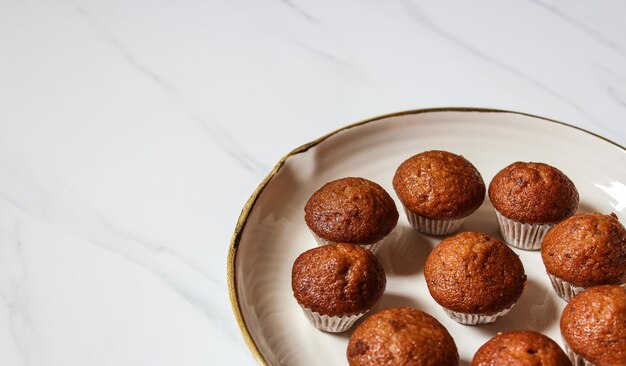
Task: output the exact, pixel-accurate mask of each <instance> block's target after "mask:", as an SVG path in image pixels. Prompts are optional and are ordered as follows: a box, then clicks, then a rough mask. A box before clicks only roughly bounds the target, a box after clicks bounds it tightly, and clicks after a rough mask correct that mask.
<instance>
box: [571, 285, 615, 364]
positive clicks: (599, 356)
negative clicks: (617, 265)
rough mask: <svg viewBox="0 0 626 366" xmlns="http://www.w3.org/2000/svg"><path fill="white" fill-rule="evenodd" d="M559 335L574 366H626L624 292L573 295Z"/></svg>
mask: <svg viewBox="0 0 626 366" xmlns="http://www.w3.org/2000/svg"><path fill="white" fill-rule="evenodd" d="M561 334H562V335H563V340H564V342H565V349H566V350H567V353H568V356H569V357H570V359H572V361H575V362H574V363H575V364H577V365H582V364H583V363H584V360H586V361H588V362H591V363H593V364H594V365H596V366H616V365H626V289H625V288H623V287H620V286H615V285H604V286H597V287H592V288H590V289H588V290H587V291H585V292H583V293H581V294H579V295H576V296H575V297H574V298H573V299H572V300H571V301H570V302H569V303H568V304H567V306H565V309H564V310H563V315H562V316H561Z"/></svg>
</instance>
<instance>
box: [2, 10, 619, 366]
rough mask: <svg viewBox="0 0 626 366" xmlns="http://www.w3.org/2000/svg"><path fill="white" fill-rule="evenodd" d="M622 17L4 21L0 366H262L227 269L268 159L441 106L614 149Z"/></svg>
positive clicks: (332, 13)
mask: <svg viewBox="0 0 626 366" xmlns="http://www.w3.org/2000/svg"><path fill="white" fill-rule="evenodd" d="M624 14H626V3H625V2H623V1H616V0H615V1H594V2H588V1H582V0H577V1H570V0H568V1H566V0H560V1H547V0H515V1H506V2H503V1H484V0H482V1H472V2H460V1H457V2H452V1H428V2H418V1H414V2H411V1H388V2H387V1H374V0H371V1H365V2H363V1H348V2H336V1H319V2H313V1H303V0H276V1H237V0H235V1H182V2H174V1H146V0H124V1H96V0H86V1H83V0H66V1H61V0H50V1H18V0H5V1H2V2H0V364H2V365H16V366H18V365H46V366H47V365H64V366H68V365H91V366H96V365H117V366H123V365H152V366H156V365H179V366H180V365H227V364H228V365H253V364H255V362H254V360H253V358H252V356H251V354H250V353H249V352H248V350H247V348H246V346H245V345H244V343H243V340H242V337H241V335H240V333H239V330H238V328H237V325H236V323H235V321H234V317H233V315H232V312H231V306H230V303H229V300H228V295H227V289H226V279H225V277H226V274H225V273H226V270H225V267H226V253H227V250H228V245H229V240H230V235H231V233H232V230H233V228H234V225H235V222H236V219H237V216H238V214H239V211H240V210H241V207H242V206H243V204H244V202H245V201H246V199H247V198H248V197H249V195H250V194H251V192H252V191H253V190H254V188H255V187H256V185H257V184H258V183H259V182H260V181H261V180H262V178H263V177H264V176H265V175H266V174H267V173H268V172H269V170H270V168H271V167H272V166H273V164H274V163H275V162H276V161H277V160H278V159H279V158H280V157H281V156H282V155H284V154H285V153H287V152H288V151H290V150H291V149H292V148H294V147H296V146H298V145H301V144H303V143H305V142H308V141H310V140H312V139H314V138H316V137H318V136H320V135H322V134H324V133H326V132H328V131H330V130H333V129H336V128H338V127H341V126H343V125H345V124H348V123H351V122H354V121H357V120H361V119H364V118H368V117H372V116H376V115H379V114H384V113H389V112H395V111H399V110H404V109H415V108H425V107H437V106H475V107H491V108H500V109H510V110H516V111H522V112H527V113H533V114H538V115H541V116H545V117H549V118H553V119H557V120H562V121H565V122H568V123H570V124H572V125H575V126H579V127H582V128H584V129H587V130H589V131H592V132H595V133H597V134H600V135H603V136H605V137H607V138H609V139H611V140H613V141H615V142H617V143H619V144H622V145H625V144H626V128H625V127H624V126H625V122H626V23H625V22H624ZM620 168H624V167H620Z"/></svg>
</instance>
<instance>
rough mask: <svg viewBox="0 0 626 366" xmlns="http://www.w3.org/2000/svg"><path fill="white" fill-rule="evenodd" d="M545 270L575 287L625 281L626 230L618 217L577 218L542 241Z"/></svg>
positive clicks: (559, 225)
mask: <svg viewBox="0 0 626 366" xmlns="http://www.w3.org/2000/svg"><path fill="white" fill-rule="evenodd" d="M541 257H542V259H543V263H544V264H545V266H546V271H547V272H548V273H550V274H553V275H555V276H557V277H560V278H562V279H564V280H565V281H568V282H571V283H572V284H574V285H576V286H581V287H591V286H597V285H610V284H622V283H625V282H626V229H624V226H622V224H620V222H619V221H618V219H617V216H615V214H611V215H603V214H600V213H585V214H578V215H574V216H572V217H570V218H567V219H565V220H564V221H562V222H560V223H559V224H557V225H556V226H554V227H553V228H552V229H550V231H548V233H547V234H546V236H545V237H544V238H543V242H542V244H541Z"/></svg>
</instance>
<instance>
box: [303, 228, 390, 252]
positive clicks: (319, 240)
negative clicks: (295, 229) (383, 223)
mask: <svg viewBox="0 0 626 366" xmlns="http://www.w3.org/2000/svg"><path fill="white" fill-rule="evenodd" d="M309 230H310V229H309ZM310 231H311V234H312V235H313V237H314V238H315V241H316V242H317V245H318V246H320V247H321V246H324V245H331V244H338V243H341V242H339V241H332V240H326V239H324V238H321V237H320V236H318V235H317V234H315V233H314V232H313V230H310ZM388 236H389V235H387V236H385V237H383V238H382V239H380V240H379V241H377V242H375V243H372V244H356V243H355V244H356V245H359V246H361V247H363V248H365V249H368V250H369V251H370V252H372V253H374V254H376V251H377V250H378V249H379V248H380V246H381V245H382V244H383V242H384V241H385V240H386V239H387V237H388Z"/></svg>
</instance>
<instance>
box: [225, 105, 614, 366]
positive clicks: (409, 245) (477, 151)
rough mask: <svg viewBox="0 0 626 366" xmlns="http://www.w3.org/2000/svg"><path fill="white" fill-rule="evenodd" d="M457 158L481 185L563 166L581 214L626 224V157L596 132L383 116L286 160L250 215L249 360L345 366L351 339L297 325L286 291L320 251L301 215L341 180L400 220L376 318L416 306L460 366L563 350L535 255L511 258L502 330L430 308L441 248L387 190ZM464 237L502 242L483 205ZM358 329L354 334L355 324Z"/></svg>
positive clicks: (240, 238)
mask: <svg viewBox="0 0 626 366" xmlns="http://www.w3.org/2000/svg"><path fill="white" fill-rule="evenodd" d="M431 149H440V150H448V151H451V152H454V153H457V154H461V155H463V156H465V157H466V158H467V159H469V160H470V161H471V162H472V163H473V164H474V165H475V166H476V167H477V168H478V170H479V171H480V172H481V174H482V176H483V179H484V180H485V183H486V184H489V182H490V181H491V178H492V177H493V176H494V175H495V173H496V172H497V171H498V170H500V169H501V168H503V167H504V166H506V165H508V164H510V163H512V162H514V161H518V160H521V161H540V162H545V163H548V164H551V165H553V166H556V167H558V168H559V169H561V170H562V171H563V172H565V174H566V175H568V176H569V177H570V178H571V179H572V180H573V181H574V183H575V184H576V187H577V188H578V191H579V193H580V208H579V211H599V212H604V213H607V212H615V213H616V214H617V215H618V216H619V217H620V220H621V221H622V222H624V221H626V185H625V183H626V150H625V149H624V148H623V147H620V146H619V145H616V144H614V143H612V142H610V141H608V140H605V139H603V138H601V137H598V136H595V135H593V134H591V133H589V132H586V131H583V130H580V129H577V128H574V127H571V126H568V125H565V124H563V123H560V122H556V121H551V120H547V119H543V118H540V117H535V116H530V115H526V114H520V113H514V112H506V111H494V110H483V109H468V108H451V109H450V108H448V109H431V110H419V111H409V112H402V113H397V114H393V115H387V116H382V117H378V118H374V119H371V120H368V121H364V122H360V123H357V124H354V125H351V126H348V127H346V128H344V129H341V130H339V131H335V132H333V133H331V134H329V135H327V136H324V137H322V138H320V139H318V140H316V141H314V142H312V143H310V144H307V145H305V146H302V147H300V148H298V149H296V150H294V151H293V152H292V153H290V154H288V155H287V156H286V157H285V158H283V159H282V160H281V161H280V162H279V163H278V164H277V166H276V168H275V169H274V171H273V172H272V173H271V174H270V175H269V176H268V177H267V178H266V180H265V181H264V182H263V183H261V185H260V186H259V189H258V190H257V191H256V192H255V193H254V195H253V196H252V197H251V198H250V201H249V202H248V204H247V205H246V207H244V210H243V212H242V215H241V217H240V221H239V223H238V226H237V228H236V230H235V234H234V235H233V241H232V243H231V251H230V254H229V259H228V261H229V264H228V268H229V282H230V283H229V288H230V291H231V300H232V302H233V310H234V312H235V315H236V317H237V320H238V322H239V325H240V327H241V330H242V333H243V335H244V338H245V340H246V342H247V343H248V345H249V347H250V349H251V350H252V353H253V354H254V356H255V357H256V358H257V360H258V361H259V362H260V363H261V364H268V365H290V366H291V365H294V366H295V365H307V366H314V365H323V366H328V365H345V364H347V361H346V356H345V352H346V346H347V343H348V338H349V336H350V333H351V332H350V331H348V332H346V333H343V334H328V333H324V332H321V331H319V330H317V329H315V328H314V327H313V326H312V325H311V324H309V322H308V321H307V319H306V318H305V317H304V315H303V314H302V311H301V310H300V307H299V306H298V304H297V303H296V301H295V300H294V298H293V295H292V291H291V282H290V281H291V277H290V276H291V266H292V264H293V261H294V260H295V259H296V257H297V256H298V255H299V254H300V253H302V252H303V251H305V250H307V249H310V248H313V247H314V246H315V241H314V240H313V238H312V237H311V234H310V233H309V231H308V228H307V226H306V224H305V222H304V211H303V207H304V204H305V202H306V200H307V199H308V198H309V196H310V195H311V194H312V193H313V192H314V191H315V190H317V189H318V188H319V187H321V186H322V185H323V184H324V183H326V182H328V181H330V180H333V179H337V178H341V177H346V176H359V177H365V178H368V179H371V180H373V181H375V182H378V183H379V184H380V185H382V186H383V187H384V188H385V189H386V190H387V191H388V192H389V193H390V194H391V196H392V197H394V199H396V205H397V207H398V209H399V211H400V220H399V222H398V226H397V227H396V229H395V230H394V231H393V232H392V234H391V239H390V240H389V241H388V242H387V243H386V244H385V245H384V246H383V247H381V249H380V250H379V251H378V254H377V256H378V258H379V260H380V261H381V263H382V264H383V266H384V268H385V272H386V274H387V289H386V291H385V294H384V295H383V298H382V299H381V300H380V301H379V303H378V304H377V305H376V307H375V308H374V309H373V310H372V312H376V311H378V310H381V309H383V308H387V307H392V306H413V307H416V308H418V309H421V310H423V311H426V312H427V313H429V314H432V315H433V316H434V317H435V318H437V319H438V320H439V321H440V322H441V323H442V324H443V325H444V326H445V327H446V328H447V329H448V330H449V331H450V333H451V334H452V336H453V337H454V339H455V341H456V344H457V347H458V349H459V354H460V357H461V364H462V365H468V364H469V361H471V359H472V356H473V354H474V352H475V351H476V350H477V349H478V347H480V345H482V344H483V343H484V342H486V341H487V340H488V339H489V338H491V337H493V336H494V335H495V334H496V333H497V332H500V331H507V330H515V329H533V330H536V331H540V332H542V333H544V334H546V335H548V336H550V337H551V338H553V339H554V340H556V341H557V342H558V343H559V344H561V345H562V341H561V337H560V333H559V327H558V324H559V318H560V314H561V311H562V309H563V307H564V306H565V302H564V301H563V300H561V299H559V298H558V297H557V296H556V295H555V294H554V291H553V290H552V288H551V286H550V282H549V280H548V277H547V276H546V274H545V271H544V266H543V263H542V262H541V255H540V253H539V252H526V251H522V250H517V249H514V250H515V252H516V253H518V254H519V256H520V257H521V259H522V262H523V263H524V267H525V269H526V274H527V275H528V286H527V288H526V289H525V291H524V293H523V294H522V297H521V298H520V300H519V302H518V303H517V305H516V306H515V307H514V308H513V310H511V312H510V313H509V314H508V315H507V316H505V317H503V318H500V319H499V320H498V321H497V322H496V323H494V324H490V325H482V326H465V325H461V324H458V323H456V322H454V321H453V320H451V319H450V318H448V317H447V316H446V314H445V313H444V311H443V310H442V309H441V307H439V306H438V305H437V303H435V301H434V300H433V299H432V298H431V296H430V294H429V292H428V289H427V287H426V283H425V281H424V278H423V265H424V261H425V259H426V257H427V255H428V253H429V252H430V250H431V249H432V248H433V246H434V245H436V244H437V243H438V242H439V241H440V240H441V238H438V237H428V236H424V235H421V234H418V233H416V232H414V231H413V230H411V229H410V228H409V225H408V222H407V220H406V217H404V215H403V212H402V209H401V205H400V202H399V201H398V200H397V197H396V195H395V192H394V191H393V189H392V185H391V181H392V177H393V174H394V172H395V169H396V167H397V166H398V165H399V164H400V163H401V162H402V161H403V160H404V159H406V158H408V157H409V156H411V155H413V154H416V153H418V152H421V151H425V150H431ZM461 230H477V231H483V232H486V233H488V234H490V235H494V236H496V237H499V238H500V234H499V233H498V228H497V223H496V218H495V216H494V213H493V209H492V206H491V203H490V202H489V200H488V198H487V199H486V200H485V202H484V203H483V205H482V206H481V207H480V209H479V210H478V211H476V212H475V213H474V214H473V215H471V216H470V218H469V219H468V220H467V221H466V222H465V224H464V225H463V227H462V228H461ZM357 324H358V323H357Z"/></svg>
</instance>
